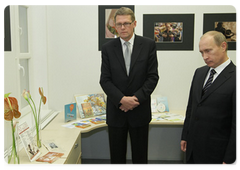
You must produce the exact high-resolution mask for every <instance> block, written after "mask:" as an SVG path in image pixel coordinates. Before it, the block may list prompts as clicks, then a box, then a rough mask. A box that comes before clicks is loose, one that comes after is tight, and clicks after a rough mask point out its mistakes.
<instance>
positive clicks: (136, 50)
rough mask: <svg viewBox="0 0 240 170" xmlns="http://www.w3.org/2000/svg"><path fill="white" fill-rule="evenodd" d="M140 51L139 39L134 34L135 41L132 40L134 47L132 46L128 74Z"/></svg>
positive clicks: (140, 43)
mask: <svg viewBox="0 0 240 170" xmlns="http://www.w3.org/2000/svg"><path fill="white" fill-rule="evenodd" d="M141 50H142V42H141V41H140V39H139V37H138V36H137V35H136V34H135V40H134V45H133V50H132V56H131V66H130V74H131V70H132V68H133V67H134V65H135V63H136V61H137V59H138V56H139V54H140V52H141Z"/></svg>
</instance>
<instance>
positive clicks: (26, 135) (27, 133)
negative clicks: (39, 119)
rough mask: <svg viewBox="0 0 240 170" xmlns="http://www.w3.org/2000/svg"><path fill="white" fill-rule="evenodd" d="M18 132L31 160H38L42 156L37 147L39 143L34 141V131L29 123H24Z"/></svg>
mask: <svg viewBox="0 0 240 170" xmlns="http://www.w3.org/2000/svg"><path fill="white" fill-rule="evenodd" d="M18 132H19V133H18V134H19V136H20V139H21V141H22V144H23V147H24V149H25V151H26V153H27V155H28V158H29V160H30V161H34V160H36V159H37V158H38V157H39V155H40V151H39V148H38V147H37V145H36V143H37V142H36V141H35V140H34V137H33V134H32V131H31V130H30V129H29V126H28V124H27V122H24V123H23V124H21V125H20V126H18Z"/></svg>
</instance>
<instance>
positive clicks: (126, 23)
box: [115, 22, 133, 28]
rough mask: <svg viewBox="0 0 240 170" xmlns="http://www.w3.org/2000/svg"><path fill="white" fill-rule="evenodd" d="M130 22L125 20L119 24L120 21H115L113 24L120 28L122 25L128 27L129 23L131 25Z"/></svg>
mask: <svg viewBox="0 0 240 170" xmlns="http://www.w3.org/2000/svg"><path fill="white" fill-rule="evenodd" d="M132 23H133V22H125V23H123V24H121V23H116V24H115V25H116V27H117V28H122V26H124V27H125V28H126V27H130V25H131V24H132Z"/></svg>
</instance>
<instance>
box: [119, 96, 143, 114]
mask: <svg viewBox="0 0 240 170" xmlns="http://www.w3.org/2000/svg"><path fill="white" fill-rule="evenodd" d="M120 103H121V104H122V105H121V106H120V107H119V109H121V110H122V111H124V112H128V111H129V110H133V109H134V108H136V107H137V106H139V105H140V103H139V102H138V99H137V97H136V96H124V97H123V98H122V99H121V101H120Z"/></svg>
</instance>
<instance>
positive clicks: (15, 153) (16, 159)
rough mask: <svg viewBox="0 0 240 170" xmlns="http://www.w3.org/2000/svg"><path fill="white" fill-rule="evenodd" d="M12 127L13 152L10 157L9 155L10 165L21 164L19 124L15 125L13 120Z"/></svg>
mask: <svg viewBox="0 0 240 170" xmlns="http://www.w3.org/2000/svg"><path fill="white" fill-rule="evenodd" d="M11 127H12V151H11V153H10V155H8V163H9V164H20V160H19V155H18V138H17V136H18V133H17V129H18V128H17V124H16V125H15V127H14V125H13V120H11Z"/></svg>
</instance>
